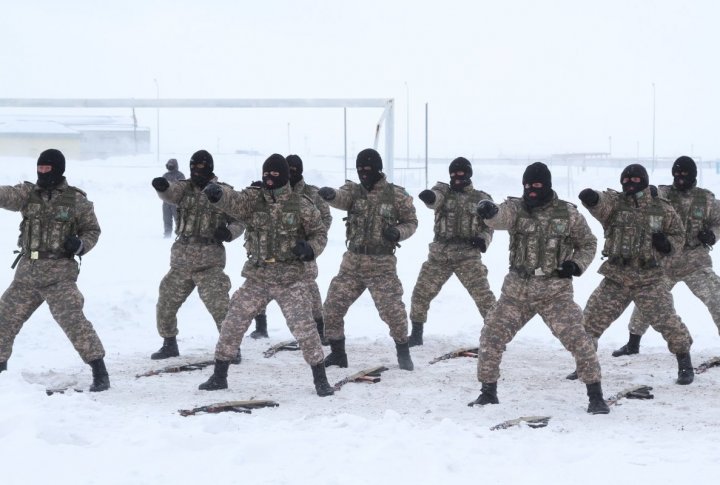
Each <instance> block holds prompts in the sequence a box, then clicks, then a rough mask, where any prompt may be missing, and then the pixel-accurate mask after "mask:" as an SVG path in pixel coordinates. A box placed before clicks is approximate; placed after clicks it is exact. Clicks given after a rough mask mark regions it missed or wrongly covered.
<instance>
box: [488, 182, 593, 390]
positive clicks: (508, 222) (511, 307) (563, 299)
mask: <svg viewBox="0 0 720 485" xmlns="http://www.w3.org/2000/svg"><path fill="white" fill-rule="evenodd" d="M561 205H564V206H562V209H563V211H562V213H563V214H564V215H565V217H566V220H564V222H563V224H560V221H557V220H556V218H557V216H558V207H559V206H561ZM498 209H499V211H498V213H497V215H496V216H495V217H493V218H492V219H489V220H486V221H485V222H486V224H487V225H488V226H489V227H491V228H493V229H495V230H509V231H515V230H516V229H517V227H516V226H517V225H518V224H523V225H524V226H525V230H526V231H531V229H532V228H533V227H534V228H539V227H549V226H550V225H565V224H566V225H567V227H566V228H565V227H564V228H563V231H562V232H563V233H565V232H567V241H566V244H567V245H568V247H569V248H570V252H569V253H568V254H566V255H565V256H566V257H565V260H569V261H574V262H575V263H576V264H577V265H578V267H580V269H581V271H584V270H585V269H586V268H587V266H588V265H589V264H590V262H591V261H592V259H593V257H594V255H595V251H596V249H597V239H596V238H595V236H594V235H593V234H592V232H591V231H590V227H589V226H588V224H587V221H586V220H585V218H584V217H583V216H582V214H580V213H579V212H578V211H577V209H576V208H575V206H573V205H572V204H569V203H567V202H565V201H562V200H559V199H558V198H557V195H555V194H553V200H552V201H550V202H549V203H547V204H545V205H544V206H541V207H537V208H535V209H533V210H532V211H528V210H527V208H526V206H525V204H524V203H523V202H522V199H518V198H512V197H511V198H508V200H506V201H505V202H503V203H502V204H500V205H499V207H498ZM531 221H534V223H532V224H530V222H531ZM542 234H544V235H546V237H547V238H548V240H540V238H539V237H534V238H530V239H528V240H531V241H535V243H536V244H538V247H539V248H545V251H548V252H549V254H540V255H538V256H539V257H538V258H536V259H535V260H536V261H537V262H538V264H539V265H541V266H539V267H538V268H537V269H541V267H542V265H545V264H546V262H547V261H550V260H552V258H556V257H557V253H556V251H557V249H558V248H557V247H556V246H554V245H553V244H549V243H548V241H549V239H550V238H552V237H554V234H553V232H552V231H542ZM523 249H527V250H528V251H530V250H531V248H513V247H512V242H511V252H512V251H513V250H523ZM550 252H552V253H551V254H550ZM510 260H511V261H517V260H518V259H517V258H515V257H514V256H513V255H511V257H510ZM542 273H543V274H537V275H536V274H528V272H526V271H524V270H523V271H520V269H513V268H511V271H510V273H509V274H508V275H507V276H506V277H505V281H504V283H503V287H502V291H501V295H500V298H499V299H498V302H497V304H496V305H495V306H494V307H493V309H492V310H491V311H490V314H489V315H488V316H487V317H486V318H485V324H484V326H483V328H482V331H481V332H480V345H479V354H478V367H477V376H478V380H479V381H480V382H483V383H491V382H497V380H498V379H499V377H500V362H501V360H502V354H503V352H505V348H506V346H507V344H508V343H509V342H510V341H512V339H513V338H514V336H515V335H516V334H517V332H518V331H519V330H520V329H521V328H522V327H524V326H525V324H526V323H527V322H528V321H529V320H530V319H531V318H532V317H533V316H535V315H536V314H537V315H540V317H541V318H542V319H543V321H544V322H545V324H546V325H547V326H548V327H549V328H550V330H551V331H552V333H553V335H555V336H556V337H557V338H558V339H559V340H560V342H561V343H562V344H563V346H564V347H565V348H566V349H567V350H568V351H570V353H571V354H572V355H573V358H574V359H575V362H576V365H577V370H578V377H579V378H580V380H581V381H582V382H584V383H586V384H591V383H595V382H599V381H600V379H601V373H600V364H599V362H598V359H597V354H596V352H595V349H594V348H593V342H592V341H591V339H590V337H588V335H587V334H586V333H585V330H584V329H583V323H582V311H581V309H580V307H579V306H578V305H577V304H576V303H575V302H574V301H573V287H572V280H571V279H569V278H559V277H558V276H557V274H556V273H554V272H549V274H548V272H542Z"/></svg>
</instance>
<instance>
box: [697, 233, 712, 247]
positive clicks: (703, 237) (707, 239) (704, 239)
mask: <svg viewBox="0 0 720 485" xmlns="http://www.w3.org/2000/svg"><path fill="white" fill-rule="evenodd" d="M697 238H698V239H699V240H700V242H701V243H703V244H705V245H706V246H712V245H713V244H715V233H714V232H712V230H710V229H703V230H702V231H700V232H698V235H697Z"/></svg>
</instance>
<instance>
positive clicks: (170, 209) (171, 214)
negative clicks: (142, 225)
mask: <svg viewBox="0 0 720 485" xmlns="http://www.w3.org/2000/svg"><path fill="white" fill-rule="evenodd" d="M165 168H167V170H168V171H167V172H165V175H163V178H164V179H165V180H167V181H168V182H179V181H180V180H185V174H184V173H182V172H181V171H180V170H178V162H177V160H176V159H174V158H171V159H170V160H168V161H167V163H166V164H165ZM162 211H163V228H164V234H165V237H170V235H171V234H172V229H173V221H175V226H176V227H177V225H178V224H179V222H180V221H179V219H178V213H177V206H176V205H175V204H170V203H169V202H163V203H162Z"/></svg>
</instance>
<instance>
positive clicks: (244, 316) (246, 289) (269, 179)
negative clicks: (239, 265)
mask: <svg viewBox="0 0 720 485" xmlns="http://www.w3.org/2000/svg"><path fill="white" fill-rule="evenodd" d="M204 192H205V195H206V196H207V198H208V200H209V201H210V202H211V203H212V204H213V207H215V208H217V209H219V210H222V211H224V212H226V213H227V214H228V215H229V216H231V217H233V218H235V219H237V220H238V221H240V222H242V223H243V224H244V225H245V227H246V242H245V248H246V249H247V261H246V262H245V266H243V270H242V275H243V276H244V277H245V282H244V283H243V285H242V286H241V287H240V288H239V289H238V290H237V291H236V292H235V293H234V294H233V296H232V300H231V301H230V309H229V310H228V313H227V317H226V318H225V320H224V321H223V322H222V329H221V330H220V339H219V340H218V343H217V346H216V348H215V370H214V372H213V375H212V376H210V379H208V381H207V382H205V383H203V384H201V385H200V389H202V390H205V391H214V390H216V389H226V388H227V387H228V384H227V371H228V364H229V363H230V362H229V361H230V359H232V358H233V356H234V355H235V351H236V349H237V348H238V347H239V346H240V343H241V342H242V338H243V336H244V335H245V332H246V331H247V329H248V327H249V326H250V322H251V321H252V318H253V317H254V316H255V315H257V313H258V312H259V311H260V310H261V309H263V308H265V306H267V304H268V303H269V302H270V301H271V300H275V301H276V302H277V304H278V305H279V306H280V310H282V312H283V315H284V316H285V319H286V320H287V325H288V327H289V328H290V331H291V332H292V334H293V336H294V337H295V339H296V340H297V341H298V343H299V344H300V349H301V350H302V353H303V357H304V359H305V362H307V363H308V364H310V366H311V368H312V374H313V382H314V384H315V391H316V392H317V394H318V395H319V396H329V395H330V394H333V389H332V387H330V384H328V381H327V377H326V375H325V366H324V365H323V358H324V355H323V351H322V346H321V345H320V336H319V335H318V332H317V328H316V326H315V322H314V321H313V318H312V313H311V310H310V300H309V299H308V295H307V291H306V279H305V271H306V270H305V267H304V262H305V261H312V260H313V259H315V257H316V256H319V255H320V253H321V252H322V251H323V249H325V245H326V244H327V228H326V227H325V225H324V224H323V222H322V219H321V218H320V212H319V211H318V210H317V208H316V207H315V205H314V204H313V202H312V200H310V199H309V198H307V197H305V196H303V195H301V194H300V193H299V192H295V191H293V190H292V189H291V188H290V186H289V184H288V165H287V162H286V161H285V158H284V157H283V156H282V155H278V154H273V155H271V156H270V157H269V158H268V159H267V160H266V161H265V163H264V164H263V188H259V187H249V188H247V189H245V190H243V191H241V192H236V191H233V190H231V189H229V188H228V187H222V186H221V185H219V184H209V185H208V186H207V187H206V188H205V190H204Z"/></svg>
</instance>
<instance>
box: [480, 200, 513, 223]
mask: <svg viewBox="0 0 720 485" xmlns="http://www.w3.org/2000/svg"><path fill="white" fill-rule="evenodd" d="M513 200H517V199H513V198H510V197H508V199H507V200H506V201H505V202H503V203H502V204H500V205H496V204H495V203H494V202H492V201H490V200H481V201H480V203H478V215H479V216H480V217H481V218H482V219H483V222H484V223H485V225H486V226H487V227H488V228H489V229H494V230H501V231H507V230H508V229H510V228H511V227H512V225H513V224H514V222H515V218H516V217H517V204H516V203H515V202H513ZM493 207H494V208H495V209H493ZM487 216H490V217H487Z"/></svg>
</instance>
